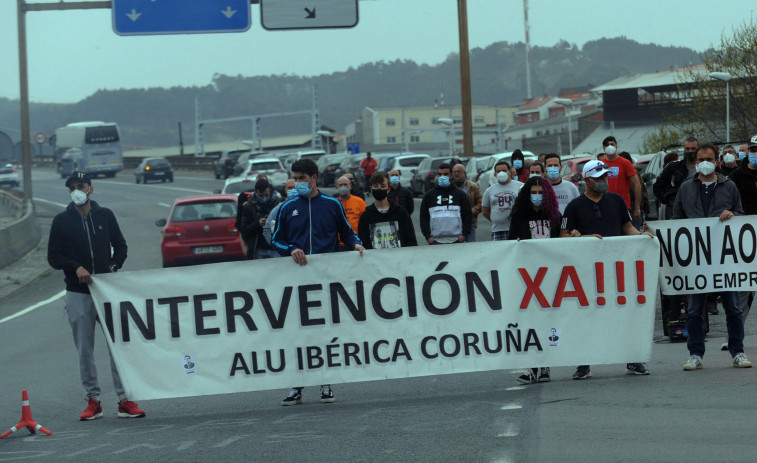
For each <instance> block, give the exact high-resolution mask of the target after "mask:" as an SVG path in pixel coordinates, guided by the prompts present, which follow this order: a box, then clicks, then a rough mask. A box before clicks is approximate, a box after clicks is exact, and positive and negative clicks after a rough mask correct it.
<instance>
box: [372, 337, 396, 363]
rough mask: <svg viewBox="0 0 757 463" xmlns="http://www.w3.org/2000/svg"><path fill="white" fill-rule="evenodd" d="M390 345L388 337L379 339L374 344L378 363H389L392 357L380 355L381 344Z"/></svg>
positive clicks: (374, 353)
mask: <svg viewBox="0 0 757 463" xmlns="http://www.w3.org/2000/svg"><path fill="white" fill-rule="evenodd" d="M382 344H383V345H387V346H388V345H389V341H387V340H386V339H379V340H378V341H376V342H375V343H374V344H373V358H374V359H376V361H377V362H378V363H388V362H390V361H391V360H392V359H391V358H390V357H380V356H379V346H381V345H382Z"/></svg>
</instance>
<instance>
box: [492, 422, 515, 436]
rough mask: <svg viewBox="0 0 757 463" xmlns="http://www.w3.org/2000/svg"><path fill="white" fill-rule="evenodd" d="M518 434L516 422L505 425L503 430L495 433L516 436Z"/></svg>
mask: <svg viewBox="0 0 757 463" xmlns="http://www.w3.org/2000/svg"><path fill="white" fill-rule="evenodd" d="M518 435H520V426H518V425H517V424H516V423H510V424H508V425H507V426H506V427H505V430H504V431H502V432H501V433H499V434H497V437H517V436H518Z"/></svg>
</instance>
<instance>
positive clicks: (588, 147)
mask: <svg viewBox="0 0 757 463" xmlns="http://www.w3.org/2000/svg"><path fill="white" fill-rule="evenodd" d="M658 127H659V124H629V123H623V122H616V123H615V126H614V127H612V125H611V124H610V123H609V122H605V123H603V124H602V125H600V126H599V127H597V128H596V129H595V130H594V131H593V132H592V133H590V134H589V136H588V137H586V138H585V139H584V140H583V141H581V143H579V144H578V145H577V146H575V147H574V148H573V153H572V154H582V153H586V154H591V155H595V154H597V153H599V152H600V151H602V140H604V139H605V137H606V136H608V135H612V136H614V137H615V138H616V139H617V140H618V149H619V150H620V151H628V152H629V153H631V154H644V153H640V151H641V146H642V145H643V144H644V136H645V135H646V134H648V133H649V132H653V131H655V130H657V129H658Z"/></svg>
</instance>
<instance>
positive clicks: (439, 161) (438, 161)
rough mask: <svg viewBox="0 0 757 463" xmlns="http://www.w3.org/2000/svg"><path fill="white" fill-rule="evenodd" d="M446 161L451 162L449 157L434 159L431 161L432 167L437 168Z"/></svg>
mask: <svg viewBox="0 0 757 463" xmlns="http://www.w3.org/2000/svg"><path fill="white" fill-rule="evenodd" d="M445 162H449V158H441V159H434V160H432V161H431V169H432V170H436V168H437V167H439V166H440V165H442V164H444V163H445Z"/></svg>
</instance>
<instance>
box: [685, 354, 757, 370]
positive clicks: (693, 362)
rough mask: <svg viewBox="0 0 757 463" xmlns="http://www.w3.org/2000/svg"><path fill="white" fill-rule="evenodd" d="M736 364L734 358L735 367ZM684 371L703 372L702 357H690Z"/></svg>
mask: <svg viewBox="0 0 757 463" xmlns="http://www.w3.org/2000/svg"><path fill="white" fill-rule="evenodd" d="M735 362H736V359H735V357H734V366H735ZM750 365H751V364H750ZM683 369H684V370H686V371H691V370H701V369H702V357H700V356H698V355H692V356H691V357H689V359H688V360H687V361H686V363H684V364H683Z"/></svg>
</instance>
